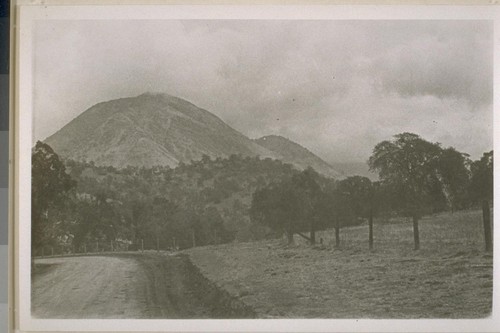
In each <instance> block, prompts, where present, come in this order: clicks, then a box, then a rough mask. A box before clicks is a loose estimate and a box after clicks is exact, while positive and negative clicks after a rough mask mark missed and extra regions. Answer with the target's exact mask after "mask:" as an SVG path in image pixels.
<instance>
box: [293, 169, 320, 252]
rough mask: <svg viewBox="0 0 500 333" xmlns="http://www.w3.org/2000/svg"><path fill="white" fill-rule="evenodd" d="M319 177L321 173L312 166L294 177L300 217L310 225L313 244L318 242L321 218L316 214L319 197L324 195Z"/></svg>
mask: <svg viewBox="0 0 500 333" xmlns="http://www.w3.org/2000/svg"><path fill="white" fill-rule="evenodd" d="M319 179H320V176H319V174H318V173H317V172H316V171H314V169H313V168H311V167H308V168H307V169H305V170H304V171H302V172H300V173H298V174H296V175H294V176H293V177H292V190H293V192H294V195H295V196H296V197H297V198H298V204H299V207H297V208H298V212H299V217H300V219H302V224H304V225H309V242H310V243H311V245H314V244H315V243H316V230H317V229H318V228H321V226H320V225H318V222H319V219H318V218H317V216H316V214H315V212H316V210H317V207H316V206H317V203H318V199H319V197H320V196H321V195H322V193H321V188H320V186H319V184H318V181H319Z"/></svg>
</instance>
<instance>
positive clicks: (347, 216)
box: [318, 185, 354, 248]
mask: <svg viewBox="0 0 500 333" xmlns="http://www.w3.org/2000/svg"><path fill="white" fill-rule="evenodd" d="M318 213H319V215H320V220H321V221H322V222H323V224H324V225H329V226H333V228H334V229H335V247H337V248H338V247H340V229H341V228H342V227H345V226H347V225H350V224H352V222H353V219H354V213H353V209H352V207H351V205H350V202H349V198H348V196H347V195H346V193H344V192H342V191H339V189H338V187H336V186H335V185H333V186H328V187H327V188H325V190H324V192H323V195H322V196H321V197H320V199H319V203H318Z"/></svg>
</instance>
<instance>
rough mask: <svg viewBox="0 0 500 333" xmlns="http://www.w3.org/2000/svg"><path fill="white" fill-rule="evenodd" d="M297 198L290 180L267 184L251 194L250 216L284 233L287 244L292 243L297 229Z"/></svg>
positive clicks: (298, 219) (253, 219)
mask: <svg viewBox="0 0 500 333" xmlns="http://www.w3.org/2000/svg"><path fill="white" fill-rule="evenodd" d="M299 200H300V199H299V198H298V197H297V196H296V195H295V193H294V191H293V189H292V185H291V182H290V181H283V182H280V183H278V184H272V185H269V186H267V187H264V188H262V189H260V190H257V191H256V192H255V193H254V194H253V196H252V206H251V208H250V218H251V219H252V221H254V222H257V223H260V224H263V225H266V226H268V227H269V228H271V229H273V230H276V231H278V232H282V233H284V234H286V236H287V239H288V244H292V243H293V235H294V234H295V233H297V232H298V231H299V228H298V223H299V222H300V218H299V215H300V212H299V210H298V207H299V204H300V203H299Z"/></svg>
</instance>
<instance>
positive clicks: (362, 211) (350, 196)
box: [338, 176, 376, 250]
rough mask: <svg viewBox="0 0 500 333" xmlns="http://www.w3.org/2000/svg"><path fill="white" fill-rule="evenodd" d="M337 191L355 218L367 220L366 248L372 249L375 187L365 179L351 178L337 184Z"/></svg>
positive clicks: (359, 177) (360, 177)
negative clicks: (345, 200) (344, 197)
mask: <svg viewBox="0 0 500 333" xmlns="http://www.w3.org/2000/svg"><path fill="white" fill-rule="evenodd" d="M338 191H339V192H341V193H343V194H344V195H345V196H346V197H347V200H348V202H349V205H350V206H351V209H352V211H353V213H354V214H355V215H356V217H361V218H366V219H367V220H368V246H369V248H370V250H371V249H373V216H374V214H375V210H376V206H375V186H374V184H372V182H371V180H370V179H368V178H367V177H362V176H352V177H348V178H346V179H343V180H341V181H340V182H339V184H338Z"/></svg>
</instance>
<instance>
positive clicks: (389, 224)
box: [186, 211, 493, 318]
mask: <svg viewBox="0 0 500 333" xmlns="http://www.w3.org/2000/svg"><path fill="white" fill-rule="evenodd" d="M320 238H323V245H322V246H316V247H310V246H308V245H307V244H306V243H305V242H303V241H302V240H299V239H298V238H297V239H296V244H295V245H294V246H291V247H289V246H286V244H285V240H284V239H283V240H273V241H261V242H255V243H239V244H238V243H235V244H228V245H220V246H209V247H200V248H194V249H190V250H187V251H186V252H187V253H188V254H189V255H190V257H191V260H192V261H193V263H194V264H195V265H197V266H198V267H199V268H200V270H201V272H202V273H203V274H204V275H205V276H207V277H208V278H209V279H210V280H212V281H214V282H215V283H216V284H217V285H219V286H220V287H222V288H224V289H226V290H227V291H228V292H229V293H230V294H232V295H234V296H237V297H239V298H240V299H241V300H242V301H243V302H244V303H246V304H248V305H249V306H251V307H252V308H253V309H254V310H255V311H256V312H257V313H258V315H259V316H260V317H263V318H483V317H487V316H489V315H490V313H491V306H492V286H493V269H492V265H493V258H492V255H491V254H489V253H485V252H484V242H483V229H482V220H481V212H480V211H465V212H458V213H454V214H450V213H445V214H439V215H435V216H432V217H427V218H423V219H422V220H421V222H420V239H421V250H419V251H414V250H413V233H412V223H411V221H409V220H407V221H404V220H399V221H383V220H376V221H375V226H374V239H375V247H374V249H373V250H372V251H369V250H368V227H367V225H361V226H357V227H353V228H345V229H343V230H342V231H341V247H340V248H339V249H335V248H334V246H333V244H334V239H335V237H334V232H333V230H327V231H323V232H320V233H319V235H318V236H317V239H320Z"/></svg>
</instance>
